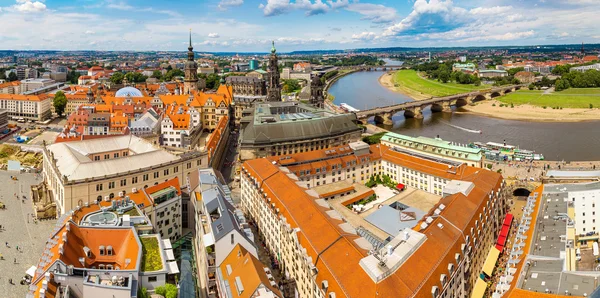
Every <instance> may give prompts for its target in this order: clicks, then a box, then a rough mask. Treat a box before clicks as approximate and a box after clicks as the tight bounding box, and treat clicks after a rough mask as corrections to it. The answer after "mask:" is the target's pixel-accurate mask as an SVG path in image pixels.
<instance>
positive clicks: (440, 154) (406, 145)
mask: <svg viewBox="0 0 600 298" xmlns="http://www.w3.org/2000/svg"><path fill="white" fill-rule="evenodd" d="M381 144H384V145H386V146H388V147H391V148H395V149H397V150H400V151H406V152H411V153H416V154H423V155H426V156H430V157H432V158H440V159H446V160H451V161H455V162H459V163H465V164H467V165H469V166H471V167H479V168H483V164H484V162H485V154H484V152H483V150H482V149H481V148H471V147H469V146H468V145H466V144H458V143H454V142H450V141H444V140H442V139H440V138H439V137H437V138H428V137H423V136H419V137H411V136H405V135H401V134H397V133H393V132H388V133H386V134H385V135H384V136H383V137H382V138H381Z"/></svg>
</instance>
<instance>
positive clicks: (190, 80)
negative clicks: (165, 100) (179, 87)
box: [183, 30, 198, 94]
mask: <svg viewBox="0 0 600 298" xmlns="http://www.w3.org/2000/svg"><path fill="white" fill-rule="evenodd" d="M197 71H198V64H197V63H196V61H194V47H192V30H190V46H189V47H188V59H187V61H186V62H185V67H184V70H183V72H184V73H185V78H184V80H183V93H185V94H190V93H192V92H195V91H197V90H198V72H197Z"/></svg>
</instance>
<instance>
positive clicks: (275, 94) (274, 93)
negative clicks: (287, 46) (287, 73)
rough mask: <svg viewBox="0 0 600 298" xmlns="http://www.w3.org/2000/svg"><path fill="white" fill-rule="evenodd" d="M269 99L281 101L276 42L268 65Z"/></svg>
mask: <svg viewBox="0 0 600 298" xmlns="http://www.w3.org/2000/svg"><path fill="white" fill-rule="evenodd" d="M267 78H268V83H267V101H281V86H280V85H279V65H278V63H277V50H275V42H273V47H272V48H271V55H270V56H269V64H268V66H267Z"/></svg>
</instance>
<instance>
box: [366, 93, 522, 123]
mask: <svg viewBox="0 0 600 298" xmlns="http://www.w3.org/2000/svg"><path fill="white" fill-rule="evenodd" d="M525 86H526V85H510V86H501V87H494V88H490V89H484V90H479V91H473V92H469V93H462V94H455V95H450V96H444V97H432V98H430V99H425V100H419V101H411V102H406V103H401V104H396V105H391V106H386V107H377V108H373V109H368V110H361V111H358V112H356V117H357V118H358V119H359V120H360V121H361V122H365V123H366V122H367V119H369V118H371V117H374V119H375V123H377V124H384V125H392V124H393V122H392V116H394V115H395V114H396V113H399V112H404V117H407V118H423V112H422V111H423V109H425V108H427V107H431V111H432V112H451V109H450V107H451V106H456V107H462V106H465V105H468V104H471V103H475V102H478V101H482V100H487V99H492V98H494V97H498V96H502V95H504V94H507V93H510V92H514V91H516V90H519V89H521V88H522V87H525Z"/></svg>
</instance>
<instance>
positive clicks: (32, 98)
mask: <svg viewBox="0 0 600 298" xmlns="http://www.w3.org/2000/svg"><path fill="white" fill-rule="evenodd" d="M48 98H50V97H49V96H48V94H45V93H42V94H38V95H22V94H0V99H4V100H23V101H42V100H45V99H48Z"/></svg>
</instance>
